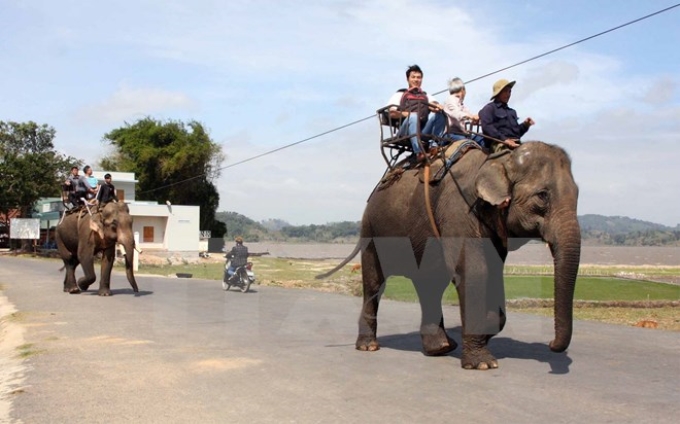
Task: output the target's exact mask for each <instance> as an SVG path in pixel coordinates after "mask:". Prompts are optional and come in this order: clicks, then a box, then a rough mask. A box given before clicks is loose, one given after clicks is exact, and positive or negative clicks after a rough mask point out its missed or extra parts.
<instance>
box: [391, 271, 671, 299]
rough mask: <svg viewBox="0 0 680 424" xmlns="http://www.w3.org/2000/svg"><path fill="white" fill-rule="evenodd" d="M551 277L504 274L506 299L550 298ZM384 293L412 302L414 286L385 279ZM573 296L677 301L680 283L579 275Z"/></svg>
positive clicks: (447, 295) (450, 292) (450, 294)
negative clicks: (679, 284) (678, 284)
mask: <svg viewBox="0 0 680 424" xmlns="http://www.w3.org/2000/svg"><path fill="white" fill-rule="evenodd" d="M553 287H554V283H553V277H548V276H528V275H525V276H516V275H509V276H508V275H506V276H505V296H506V298H507V299H509V300H512V299H525V298H528V299H550V298H552V297H553ZM385 296H386V297H387V298H389V299H395V300H401V301H406V302H415V301H416V300H417V297H416V292H415V289H414V288H413V284H411V281H410V280H408V279H407V278H404V277H391V278H389V279H388V280H387V287H386V288H385ZM574 299H577V300H591V301H605V300H607V301H647V300H670V301H673V300H680V286H676V285H671V284H664V283H653V282H649V281H634V280H628V279H621V278H611V277H578V278H577V279H576V291H575V293H574ZM444 302H446V303H449V304H458V294H457V293H456V290H455V288H454V287H453V286H452V285H451V286H449V287H447V289H446V291H445V292H444Z"/></svg>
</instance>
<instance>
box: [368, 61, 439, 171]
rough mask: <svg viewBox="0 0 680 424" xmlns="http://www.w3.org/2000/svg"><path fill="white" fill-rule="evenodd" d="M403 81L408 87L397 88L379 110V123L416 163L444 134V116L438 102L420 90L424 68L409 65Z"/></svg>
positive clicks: (422, 158) (421, 159)
mask: <svg viewBox="0 0 680 424" xmlns="http://www.w3.org/2000/svg"><path fill="white" fill-rule="evenodd" d="M406 81H407V82H408V88H402V89H400V90H397V92H396V93H394V94H393V95H392V97H390V99H389V101H388V102H387V104H388V106H386V107H384V108H382V109H380V110H379V111H378V113H379V115H381V122H382V123H388V124H389V125H390V126H391V127H392V129H391V130H390V131H391V133H390V136H389V137H388V138H389V139H391V141H393V142H395V143H397V144H401V145H403V147H404V148H405V149H408V150H410V151H411V152H412V153H413V156H414V158H413V159H414V161H415V162H421V161H423V160H424V159H425V153H426V152H427V151H429V150H430V149H432V148H434V147H436V146H437V142H438V141H439V139H440V137H441V136H442V135H443V134H444V132H445V130H446V116H445V115H444V113H443V112H442V106H441V105H440V104H439V102H437V100H435V99H434V98H433V97H432V96H429V95H428V94H427V93H426V92H425V91H423V90H422V89H421V85H422V83H423V71H422V70H421V69H420V67H419V66H418V65H412V66H409V67H408V69H407V70H406ZM430 112H432V113H430ZM383 141H386V140H385V137H383ZM425 143H427V144H425Z"/></svg>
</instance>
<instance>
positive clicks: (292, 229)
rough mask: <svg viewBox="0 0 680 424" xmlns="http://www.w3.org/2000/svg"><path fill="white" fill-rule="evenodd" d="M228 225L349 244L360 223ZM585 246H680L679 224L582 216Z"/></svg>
mask: <svg viewBox="0 0 680 424" xmlns="http://www.w3.org/2000/svg"><path fill="white" fill-rule="evenodd" d="M215 218H216V219H217V220H219V221H222V222H224V223H225V224H226V225H227V234H228V236H236V235H241V236H243V237H244V238H246V239H248V240H250V241H253V242H256V241H286V242H322V243H352V242H355V241H356V240H357V239H358V237H359V228H360V224H361V221H342V222H329V223H326V224H309V225H292V224H290V223H288V222H286V221H285V220H282V219H276V218H269V219H266V220H262V221H255V220H253V219H251V218H248V217H247V216H245V215H241V214H239V213H238V212H231V211H229V212H227V211H223V212H217V213H216V214H215ZM578 221H579V225H580V226H581V238H582V241H583V243H584V244H596V245H597V244H601V245H620V246H680V224H678V225H676V226H675V227H669V226H666V225H663V224H657V223H654V222H649V221H643V220H640V219H635V218H630V217H627V216H605V215H598V214H585V215H579V216H578Z"/></svg>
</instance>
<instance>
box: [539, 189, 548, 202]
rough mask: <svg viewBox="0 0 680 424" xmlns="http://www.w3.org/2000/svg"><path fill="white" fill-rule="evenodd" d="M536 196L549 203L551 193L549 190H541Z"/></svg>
mask: <svg viewBox="0 0 680 424" xmlns="http://www.w3.org/2000/svg"><path fill="white" fill-rule="evenodd" d="M536 197H537V198H538V199H539V200H540V201H541V202H544V203H547V202H548V200H550V194H548V190H541V191H539V192H538V193H536Z"/></svg>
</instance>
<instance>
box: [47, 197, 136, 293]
mask: <svg viewBox="0 0 680 424" xmlns="http://www.w3.org/2000/svg"><path fill="white" fill-rule="evenodd" d="M92 212H93V215H92V216H90V215H89V214H88V211H87V210H85V209H83V210H80V211H75V212H73V213H71V214H68V215H66V216H65V217H64V219H63V221H62V222H61V223H60V224H59V225H57V228H56V233H55V237H56V241H57V250H58V252H59V255H60V256H61V258H62V260H63V261H64V267H65V268H66V275H65V277H64V291H65V292H68V293H80V291H81V290H83V291H85V290H87V289H88V288H89V287H90V285H91V284H92V283H94V282H95V280H96V279H97V276H96V274H95V272H94V258H95V255H96V254H97V253H99V252H102V264H101V273H100V280H99V291H98V294H99V295H100V296H110V295H111V288H110V281H111V270H112V268H113V263H114V261H115V248H116V243H119V244H121V245H122V246H123V247H124V248H125V270H126V273H127V279H128V282H129V283H130V285H131V286H132V289H133V290H134V292H135V293H137V292H139V289H138V288H137V282H136V281H135V276H134V272H133V269H132V260H133V255H134V254H135V242H134V237H133V233H132V217H131V216H130V209H129V208H128V206H127V205H126V204H125V203H123V202H111V203H107V204H106V205H104V206H102V207H101V209H99V210H98V209H97V208H94V209H93V210H92ZM79 264H80V265H82V267H83V272H84V273H85V275H84V276H83V277H81V278H80V279H79V280H78V282H77V284H76V276H75V270H76V267H78V265H79Z"/></svg>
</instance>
